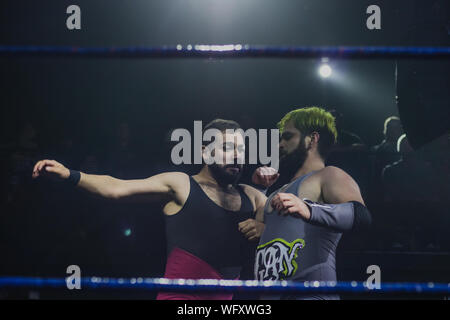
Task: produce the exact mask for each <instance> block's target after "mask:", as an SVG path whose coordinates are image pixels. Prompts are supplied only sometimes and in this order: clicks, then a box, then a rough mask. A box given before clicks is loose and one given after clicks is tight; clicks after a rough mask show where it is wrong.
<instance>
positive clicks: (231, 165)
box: [224, 163, 244, 169]
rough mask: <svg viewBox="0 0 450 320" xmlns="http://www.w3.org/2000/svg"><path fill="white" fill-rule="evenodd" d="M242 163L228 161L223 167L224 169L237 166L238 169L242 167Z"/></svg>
mask: <svg viewBox="0 0 450 320" xmlns="http://www.w3.org/2000/svg"><path fill="white" fill-rule="evenodd" d="M243 166H244V165H243V164H240V163H230V164H226V165H225V166H224V168H225V169H226V168H239V169H242V167H243Z"/></svg>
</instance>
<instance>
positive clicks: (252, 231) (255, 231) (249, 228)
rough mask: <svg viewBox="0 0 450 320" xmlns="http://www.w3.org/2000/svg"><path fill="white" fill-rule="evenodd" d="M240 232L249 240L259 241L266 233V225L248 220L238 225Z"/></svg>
mask: <svg viewBox="0 0 450 320" xmlns="http://www.w3.org/2000/svg"><path fill="white" fill-rule="evenodd" d="M238 227H239V231H240V232H242V233H243V234H244V235H245V237H246V238H247V239H248V240H256V239H259V238H260V237H261V235H262V233H263V231H264V227H265V225H264V223H262V222H259V221H256V220H255V219H247V220H245V221H242V222H240V223H239V225H238Z"/></svg>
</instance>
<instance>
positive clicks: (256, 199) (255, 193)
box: [239, 184, 267, 209]
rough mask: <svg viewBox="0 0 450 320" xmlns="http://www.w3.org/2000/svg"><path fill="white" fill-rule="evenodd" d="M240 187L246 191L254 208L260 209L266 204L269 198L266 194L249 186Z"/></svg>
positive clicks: (242, 185)
mask: <svg viewBox="0 0 450 320" xmlns="http://www.w3.org/2000/svg"><path fill="white" fill-rule="evenodd" d="M239 186H240V187H241V188H242V189H243V190H244V192H245V194H246V195H247V196H248V197H249V198H250V200H251V201H252V203H253V205H254V208H256V209H257V208H258V207H260V206H262V205H264V204H265V203H266V200H267V197H266V195H265V194H264V193H262V192H261V191H259V190H258V189H256V188H254V187H252V186H249V185H248V184H239Z"/></svg>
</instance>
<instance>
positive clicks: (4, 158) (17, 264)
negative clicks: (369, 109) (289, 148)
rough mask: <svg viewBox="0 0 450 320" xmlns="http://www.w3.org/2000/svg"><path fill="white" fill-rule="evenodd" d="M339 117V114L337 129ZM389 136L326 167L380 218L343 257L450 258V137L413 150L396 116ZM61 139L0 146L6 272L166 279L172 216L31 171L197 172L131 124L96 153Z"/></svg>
mask: <svg viewBox="0 0 450 320" xmlns="http://www.w3.org/2000/svg"><path fill="white" fill-rule="evenodd" d="M341 117H342V115H340V114H336V118H337V123H338V128H340V126H339V121H341ZM236 120H238V121H239V119H236ZM244 122H245V119H244ZM383 135H384V140H383V141H381V142H380V143H379V144H378V145H375V146H367V145H366V144H365V143H364V142H363V141H362V139H361V138H360V137H358V135H357V134H355V133H352V132H348V131H345V130H339V132H338V137H339V138H338V143H337V145H336V148H335V150H334V151H333V152H332V153H331V155H330V157H329V159H328V164H330V165H336V166H338V167H341V168H342V169H344V170H345V171H347V172H348V173H349V174H350V175H352V176H353V178H354V179H355V180H356V181H357V182H358V184H359V186H360V188H361V192H362V194H363V197H364V199H365V201H366V204H367V206H368V207H369V209H370V210H371V212H372V214H373V217H374V224H373V227H372V231H371V232H369V233H367V234H365V235H363V236H362V238H360V239H358V241H351V240H349V241H345V237H344V239H343V244H342V248H341V249H340V250H380V251H409V252H419V251H421V252H423V251H427V252H446V251H449V250H450V248H449V244H450V241H449V236H448V235H447V232H446V230H447V228H448V226H449V223H448V221H449V218H448V213H449V212H448V210H446V209H445V206H446V205H447V204H446V203H445V200H446V198H447V197H448V195H449V194H450V193H449V181H450V179H449V178H450V169H449V168H450V166H449V163H448V159H449V158H450V157H449V151H450V146H449V137H448V136H443V137H441V138H440V139H437V141H435V142H434V143H432V144H430V145H429V146H425V147H424V148H422V149H420V150H417V151H414V150H413V149H412V148H411V146H410V144H409V143H408V138H407V136H406V135H405V134H404V132H403V129H402V125H401V122H400V119H399V118H397V117H389V118H388V119H386V121H385V123H384V130H383ZM168 136H169V134H168ZM54 141H55V143H53V144H51V145H49V144H46V142H45V141H42V140H41V139H39V132H38V129H37V128H36V127H35V126H34V125H33V124H32V123H31V122H28V121H24V122H23V123H22V124H21V127H20V130H19V134H18V135H17V140H16V141H13V142H11V143H3V144H2V145H1V149H0V150H1V162H2V163H1V168H2V172H1V193H0V195H1V204H0V206H1V207H0V212H1V215H0V219H1V224H0V228H2V230H1V232H0V237H1V239H0V250H1V256H2V260H3V261H2V263H1V267H0V268H1V270H0V273H1V274H24V275H42V276H45V275H48V276H49V275H59V276H61V275H63V273H64V272H65V267H66V266H67V265H70V264H78V265H82V266H83V268H84V270H88V271H87V272H88V273H90V274H102V275H104V276H108V275H109V276H117V275H121V276H132V275H136V274H141V275H146V276H162V274H163V270H164V263H165V255H166V247H165V234H164V218H163V215H162V212H161V210H160V209H161V208H160V207H158V205H157V204H155V205H149V204H131V203H114V202H108V201H105V200H101V199H96V198H93V197H92V196H90V195H87V194H84V193H83V192H81V191H78V190H77V191H74V190H72V189H73V188H72V187H69V186H66V185H65V184H63V183H55V182H52V181H47V180H44V179H37V180H32V179H31V172H32V167H33V165H34V164H35V163H36V161H37V160H40V159H43V158H50V159H55V160H57V161H59V162H61V163H63V164H64V165H65V166H67V167H69V168H71V169H77V170H81V171H83V172H86V173H94V174H108V175H111V176H114V177H117V178H121V179H131V178H144V177H148V176H151V175H153V174H157V173H160V172H164V171H168V170H171V171H173V170H182V171H185V172H186V173H188V174H194V173H195V171H196V170H197V169H198V168H197V167H192V166H191V167H189V166H186V167H179V166H174V165H171V163H170V160H169V159H170V144H169V139H167V141H161V146H162V147H161V148H157V149H155V150H150V151H148V148H145V147H144V146H142V145H139V144H137V143H135V141H136V140H135V139H134V136H133V133H132V128H131V125H130V124H129V123H128V122H126V121H124V122H121V123H118V124H117V125H116V129H115V135H114V136H113V138H112V139H111V141H106V142H105V144H104V145H98V146H96V147H95V148H92V147H91V148H83V147H82V146H81V145H80V141H77V140H76V139H74V138H73V136H71V135H70V134H61V135H60V136H57V137H55V139H54ZM143 150H146V152H143ZM246 169H247V170H246V174H245V175H244V176H243V178H242V181H243V182H246V183H249V182H250V177H251V173H252V170H253V169H254V167H250V166H249V167H248V168H246ZM350 239H352V238H350Z"/></svg>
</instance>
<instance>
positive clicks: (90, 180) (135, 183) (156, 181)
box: [32, 160, 189, 202]
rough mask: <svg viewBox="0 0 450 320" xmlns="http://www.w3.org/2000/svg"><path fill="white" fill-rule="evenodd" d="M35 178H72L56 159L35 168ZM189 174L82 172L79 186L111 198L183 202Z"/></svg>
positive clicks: (41, 162) (68, 171) (46, 161)
mask: <svg viewBox="0 0 450 320" xmlns="http://www.w3.org/2000/svg"><path fill="white" fill-rule="evenodd" d="M32 176H33V178H38V177H41V176H43V177H47V178H50V179H53V180H60V181H67V180H70V170H69V169H68V168H66V167H64V166H63V165H62V164H61V163H59V162H57V161H55V160H41V161H39V162H37V163H36V165H35V166H34V169H33V175H32ZM188 180H189V177H188V176H187V175H186V174H184V173H181V172H169V173H162V174H158V175H155V176H152V177H150V178H147V179H137V180H121V179H117V178H114V177H111V176H107V175H95V174H87V173H83V172H80V180H79V181H78V183H77V188H80V189H82V190H85V191H87V192H89V193H91V194H93V195H96V196H99V197H102V198H107V199H115V200H122V199H132V200H135V199H136V200H140V201H142V200H143V201H165V202H168V201H172V200H174V201H175V202H182V201H183V199H181V198H182V197H183V192H182V191H183V190H184V187H185V186H186V185H189V181H188Z"/></svg>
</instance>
